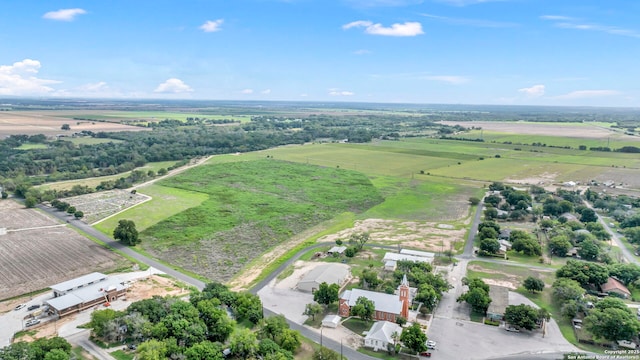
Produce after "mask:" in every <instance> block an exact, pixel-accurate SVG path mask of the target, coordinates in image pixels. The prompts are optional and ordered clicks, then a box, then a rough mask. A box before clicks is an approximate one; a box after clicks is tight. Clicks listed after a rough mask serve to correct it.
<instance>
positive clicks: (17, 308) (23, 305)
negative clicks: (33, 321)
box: [13, 304, 27, 311]
mask: <svg viewBox="0 0 640 360" xmlns="http://www.w3.org/2000/svg"><path fill="white" fill-rule="evenodd" d="M25 307H27V304H20V305H18V306H16V307H14V308H13V310H15V311H18V310H21V309H24V308H25Z"/></svg>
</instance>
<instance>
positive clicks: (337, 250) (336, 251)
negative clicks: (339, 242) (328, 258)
mask: <svg viewBox="0 0 640 360" xmlns="http://www.w3.org/2000/svg"><path fill="white" fill-rule="evenodd" d="M345 250H347V247H346V246H334V247H332V248H331V249H329V251H327V254H330V255H335V254H339V255H342V253H344V252H345Z"/></svg>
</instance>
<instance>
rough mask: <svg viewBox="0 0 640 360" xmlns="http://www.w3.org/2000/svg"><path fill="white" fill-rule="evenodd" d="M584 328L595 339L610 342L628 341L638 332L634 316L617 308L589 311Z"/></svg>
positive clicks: (638, 327) (639, 329)
mask: <svg viewBox="0 0 640 360" xmlns="http://www.w3.org/2000/svg"><path fill="white" fill-rule="evenodd" d="M584 326H585V328H586V329H587V330H588V331H589V332H590V333H591V334H593V336H595V337H596V338H601V339H606V340H610V341H617V340H630V339H633V338H634V337H635V336H636V335H637V334H638V332H639V331H640V323H639V322H638V319H637V318H636V315H635V314H632V313H631V311H629V310H628V309H626V308H625V309H620V308H618V307H609V308H604V309H602V308H597V307H596V308H595V309H591V311H589V315H587V316H586V317H585V318H584Z"/></svg>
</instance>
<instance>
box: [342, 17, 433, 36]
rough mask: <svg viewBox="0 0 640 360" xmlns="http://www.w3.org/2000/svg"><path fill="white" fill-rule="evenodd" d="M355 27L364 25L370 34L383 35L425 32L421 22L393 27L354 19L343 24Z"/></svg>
mask: <svg viewBox="0 0 640 360" xmlns="http://www.w3.org/2000/svg"><path fill="white" fill-rule="evenodd" d="M354 27H363V28H365V29H364V32H365V33H367V34H370V35H382V36H416V35H421V34H424V32H423V31H422V24H420V23H419V22H410V21H407V22H405V23H402V24H400V23H397V24H392V25H391V27H384V26H382V24H374V23H373V22H371V21H367V20H358V21H353V22H350V23H348V24H345V25H343V26H342V28H343V29H344V30H347V29H351V28H354Z"/></svg>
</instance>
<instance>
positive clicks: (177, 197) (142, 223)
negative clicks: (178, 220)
mask: <svg viewBox="0 0 640 360" xmlns="http://www.w3.org/2000/svg"><path fill="white" fill-rule="evenodd" d="M138 193H139V194H144V195H147V196H149V197H151V200H149V201H146V202H144V203H142V204H140V205H138V206H136V207H133V208H129V209H127V210H125V211H124V212H122V213H120V214H118V215H117V216H114V217H111V218H109V219H106V220H104V221H101V222H100V223H98V224H96V225H95V228H96V229H98V230H100V231H101V232H103V233H105V234H107V235H109V236H111V235H112V234H113V230H114V229H115V228H116V226H118V220H121V219H127V220H133V222H135V223H136V229H137V230H138V231H143V230H145V229H147V228H148V227H150V226H152V225H154V224H156V223H158V222H160V221H162V220H164V219H166V218H169V217H171V216H173V215H176V214H178V213H180V212H182V211H185V210H187V209H189V208H192V207H196V206H198V205H200V204H201V203H202V202H203V201H205V200H207V199H208V198H209V196H207V194H203V193H201V192H197V191H189V190H182V189H176V188H172V187H166V186H160V185H156V184H153V185H147V186H144V187H141V188H139V189H138ZM83 196H87V195H83ZM83 196H80V197H79V198H82V197H83Z"/></svg>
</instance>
